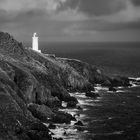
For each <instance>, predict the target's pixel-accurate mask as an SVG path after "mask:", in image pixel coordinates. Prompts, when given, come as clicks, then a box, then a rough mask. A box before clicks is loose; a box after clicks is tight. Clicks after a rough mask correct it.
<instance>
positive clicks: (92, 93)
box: [85, 91, 100, 98]
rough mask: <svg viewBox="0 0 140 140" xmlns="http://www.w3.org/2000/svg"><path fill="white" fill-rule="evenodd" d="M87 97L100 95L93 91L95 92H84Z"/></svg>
mask: <svg viewBox="0 0 140 140" xmlns="http://www.w3.org/2000/svg"><path fill="white" fill-rule="evenodd" d="M85 95H86V96H87V97H91V98H97V97H100V95H99V94H98V93H95V92H92V91H90V92H86V94H85Z"/></svg>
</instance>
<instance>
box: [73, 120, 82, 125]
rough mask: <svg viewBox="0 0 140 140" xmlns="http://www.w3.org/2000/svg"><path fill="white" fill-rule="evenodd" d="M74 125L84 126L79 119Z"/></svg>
mask: <svg viewBox="0 0 140 140" xmlns="http://www.w3.org/2000/svg"><path fill="white" fill-rule="evenodd" d="M74 125H77V126H84V125H83V123H82V122H81V121H78V122H76V123H75V124H74Z"/></svg>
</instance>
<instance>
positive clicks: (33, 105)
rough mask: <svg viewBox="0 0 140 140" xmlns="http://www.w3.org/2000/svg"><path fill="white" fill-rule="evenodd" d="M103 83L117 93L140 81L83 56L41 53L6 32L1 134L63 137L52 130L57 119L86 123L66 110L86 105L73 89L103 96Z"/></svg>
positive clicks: (0, 40) (9, 138)
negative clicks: (104, 68) (113, 72)
mask: <svg viewBox="0 0 140 140" xmlns="http://www.w3.org/2000/svg"><path fill="white" fill-rule="evenodd" d="M97 85H98V87H105V88H108V89H109V90H110V91H111V92H117V90H118V88H117V87H131V86H133V85H140V81H139V79H133V78H128V77H121V76H116V77H109V76H107V75H105V74H104V73H103V72H101V71H100V70H99V69H98V68H96V67H95V66H93V65H90V64H88V63H85V62H82V61H80V60H74V59H66V58H65V59H64V58H57V57H52V56H51V55H50V56H49V55H45V54H43V53H38V52H35V51H33V50H32V49H30V48H26V47H24V46H23V45H22V43H19V42H18V41H16V40H15V39H14V38H13V37H12V36H11V35H9V34H8V33H3V32H0V89H1V90H0V139H2V140H43V139H44V140H46V139H48V140H52V139H56V140H61V139H62V138H53V133H52V132H51V131H50V130H51V129H55V128H56V126H55V125H54V124H55V123H56V124H64V123H65V124H70V123H71V121H75V124H74V125H75V126H79V127H82V126H83V125H84V124H83V123H82V122H81V121H80V120H77V119H76V116H73V115H71V114H68V113H66V112H63V111H60V109H65V108H72V109H74V108H76V109H78V110H82V107H81V106H80V104H79V103H78V100H77V99H76V98H75V97H73V96H71V95H70V93H73V94H74V93H77V92H78V93H86V96H88V97H91V98H97V97H99V96H100V95H99V94H98V93H97V92H96V88H95V87H96V86H97ZM46 124H48V125H46ZM66 134H67V133H66V132H64V135H66Z"/></svg>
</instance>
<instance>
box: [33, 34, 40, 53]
mask: <svg viewBox="0 0 140 140" xmlns="http://www.w3.org/2000/svg"><path fill="white" fill-rule="evenodd" d="M38 45H39V44H38V37H37V33H34V34H33V37H32V49H33V50H35V51H37V52H40V53H41V50H39V49H38Z"/></svg>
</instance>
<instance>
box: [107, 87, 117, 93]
mask: <svg viewBox="0 0 140 140" xmlns="http://www.w3.org/2000/svg"><path fill="white" fill-rule="evenodd" d="M108 90H109V91H113V92H116V91H117V89H116V88H114V87H109V89H108Z"/></svg>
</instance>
